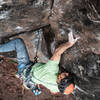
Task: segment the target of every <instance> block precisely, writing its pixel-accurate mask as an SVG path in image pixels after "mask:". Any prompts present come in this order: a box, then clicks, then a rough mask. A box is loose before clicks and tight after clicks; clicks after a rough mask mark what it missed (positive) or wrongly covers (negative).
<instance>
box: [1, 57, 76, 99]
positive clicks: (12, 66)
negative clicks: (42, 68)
mask: <svg viewBox="0 0 100 100" xmlns="http://www.w3.org/2000/svg"><path fill="white" fill-rule="evenodd" d="M16 71H17V63H15V62H14V61H12V60H11V59H8V58H3V57H0V100H75V98H74V96H73V95H69V96H65V95H62V94H59V95H52V94H50V92H49V91H48V90H47V89H46V88H44V87H42V88H41V90H42V94H40V95H39V96H35V95H34V94H33V93H32V92H31V91H30V90H26V89H23V87H22V82H21V81H20V79H18V78H16V77H15V76H14V75H15V73H16Z"/></svg>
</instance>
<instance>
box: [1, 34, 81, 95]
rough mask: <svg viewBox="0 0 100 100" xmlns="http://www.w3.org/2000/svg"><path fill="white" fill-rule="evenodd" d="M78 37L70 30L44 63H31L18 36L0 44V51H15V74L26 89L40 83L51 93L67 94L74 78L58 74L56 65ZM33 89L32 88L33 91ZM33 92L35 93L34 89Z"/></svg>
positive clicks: (65, 74) (72, 85) (71, 89)
mask: <svg viewBox="0 0 100 100" xmlns="http://www.w3.org/2000/svg"><path fill="white" fill-rule="evenodd" d="M78 39H79V37H76V38H74V37H73V33H72V32H70V33H69V34H68V42H66V43H64V44H61V45H60V46H59V47H58V48H57V49H56V50H55V52H54V54H53V56H52V57H51V58H50V60H49V61H48V62H47V63H46V64H44V63H41V62H38V63H35V64H34V65H33V63H32V62H31V61H30V59H29V55H28V52H27V49H26V46H25V43H24V41H23V40H22V39H20V38H15V39H13V40H10V41H9V42H7V43H5V44H1V45H0V52H10V51H16V52H17V60H18V72H17V74H16V76H17V77H21V78H22V79H23V84H25V86H26V87H27V88H28V89H33V88H34V84H38V86H39V84H42V85H43V86H45V87H46V88H48V89H49V90H50V92H51V93H54V94H55V93H57V92H61V93H64V94H66V95H68V94H71V93H72V92H73V90H74V87H75V83H74V79H73V78H72V77H71V75H70V74H69V73H61V74H59V75H58V71H59V66H58V65H59V62H60V59H61V55H62V54H63V53H64V51H66V50H67V49H68V48H71V47H72V46H73V45H74V44H75V43H76V42H77V40H78ZM23 77H24V78H23ZM35 89H36V87H35ZM35 89H33V92H34V90H35ZM39 89H40V88H39ZM34 93H36V91H35V92H34ZM36 95H38V94H36Z"/></svg>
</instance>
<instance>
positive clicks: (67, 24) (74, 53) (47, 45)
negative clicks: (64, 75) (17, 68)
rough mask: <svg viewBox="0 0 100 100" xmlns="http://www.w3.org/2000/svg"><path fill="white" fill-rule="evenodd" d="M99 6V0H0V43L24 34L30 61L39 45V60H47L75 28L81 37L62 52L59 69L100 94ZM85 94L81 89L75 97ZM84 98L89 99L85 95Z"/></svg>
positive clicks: (74, 31)
mask: <svg viewBox="0 0 100 100" xmlns="http://www.w3.org/2000/svg"><path fill="white" fill-rule="evenodd" d="M99 8H100V1H99V0H0V42H1V43H3V42H7V41H8V40H10V39H13V38H15V37H21V38H23V39H24V41H25V43H26V45H27V48H28V51H29V55H30V59H31V60H33V59H34V56H35V55H36V52H37V48H38V56H39V59H40V61H42V62H47V61H48V59H49V58H50V57H51V56H52V54H53V52H54V50H55V48H57V47H58V46H59V45H60V44H61V43H63V42H65V41H67V40H68V37H67V36H68V33H69V31H73V33H74V35H78V36H80V37H81V39H80V40H79V41H78V42H77V43H76V44H75V46H74V47H72V48H71V49H69V50H68V51H66V52H65V53H64V54H63V55H62V59H61V61H60V72H62V71H69V72H72V73H73V74H75V75H76V76H77V77H78V78H79V79H81V80H78V79H77V80H76V82H77V84H79V83H80V84H81V87H82V88H87V86H88V85H83V86H82V84H83V83H84V82H85V84H86V83H87V84H89V86H90V88H91V89H90V88H88V91H92V90H94V91H93V94H95V95H97V96H98V94H99V93H100V85H99V79H100V64H99V63H100V61H99V60H100V57H99V55H100V28H99V27H100V25H99V24H100V9H99ZM38 42H39V44H38ZM10 55H11V54H9V56H10ZM90 77H91V78H90ZM91 80H93V82H92V81H91ZM81 81H84V82H83V83H82V82H81ZM94 81H95V83H94ZM91 82H92V83H91ZM91 84H93V85H94V87H93V86H91ZM96 84H98V85H97V87H95V86H96ZM97 88H99V90H97ZM76 95H77V93H76ZM80 95H81V96H80ZM84 95H85V94H82V93H80V92H79V95H78V96H77V97H76V100H83V99H82V97H83V96H84ZM94 98H95V99H94ZM98 98H99V96H98V97H92V99H93V100H99V99H100V98H99V99H98ZM92 99H91V100H92ZM84 100H90V98H89V97H88V96H87V97H86V96H85V97H84Z"/></svg>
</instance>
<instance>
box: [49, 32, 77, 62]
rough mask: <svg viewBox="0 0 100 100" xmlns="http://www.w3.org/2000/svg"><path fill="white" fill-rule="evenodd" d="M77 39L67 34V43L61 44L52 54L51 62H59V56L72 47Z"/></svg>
mask: <svg viewBox="0 0 100 100" xmlns="http://www.w3.org/2000/svg"><path fill="white" fill-rule="evenodd" d="M78 39H79V37H77V38H75V39H74V37H73V34H72V32H70V33H69V34H68V40H69V41H68V42H66V43H63V44H61V45H60V46H59V47H58V48H57V49H56V50H55V52H54V54H53V56H52V57H51V60H53V61H60V58H61V55H62V54H63V53H64V51H66V50H67V49H68V48H70V47H72V46H73V45H74V44H75V43H76V42H77V40H78Z"/></svg>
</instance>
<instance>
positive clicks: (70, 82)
mask: <svg viewBox="0 0 100 100" xmlns="http://www.w3.org/2000/svg"><path fill="white" fill-rule="evenodd" d="M57 82H58V88H59V90H60V92H61V93H64V94H66V95H68V94H71V93H72V92H73V90H74V87H75V84H74V78H73V77H72V76H71V75H68V73H62V74H60V75H59V76H58V80H57Z"/></svg>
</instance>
